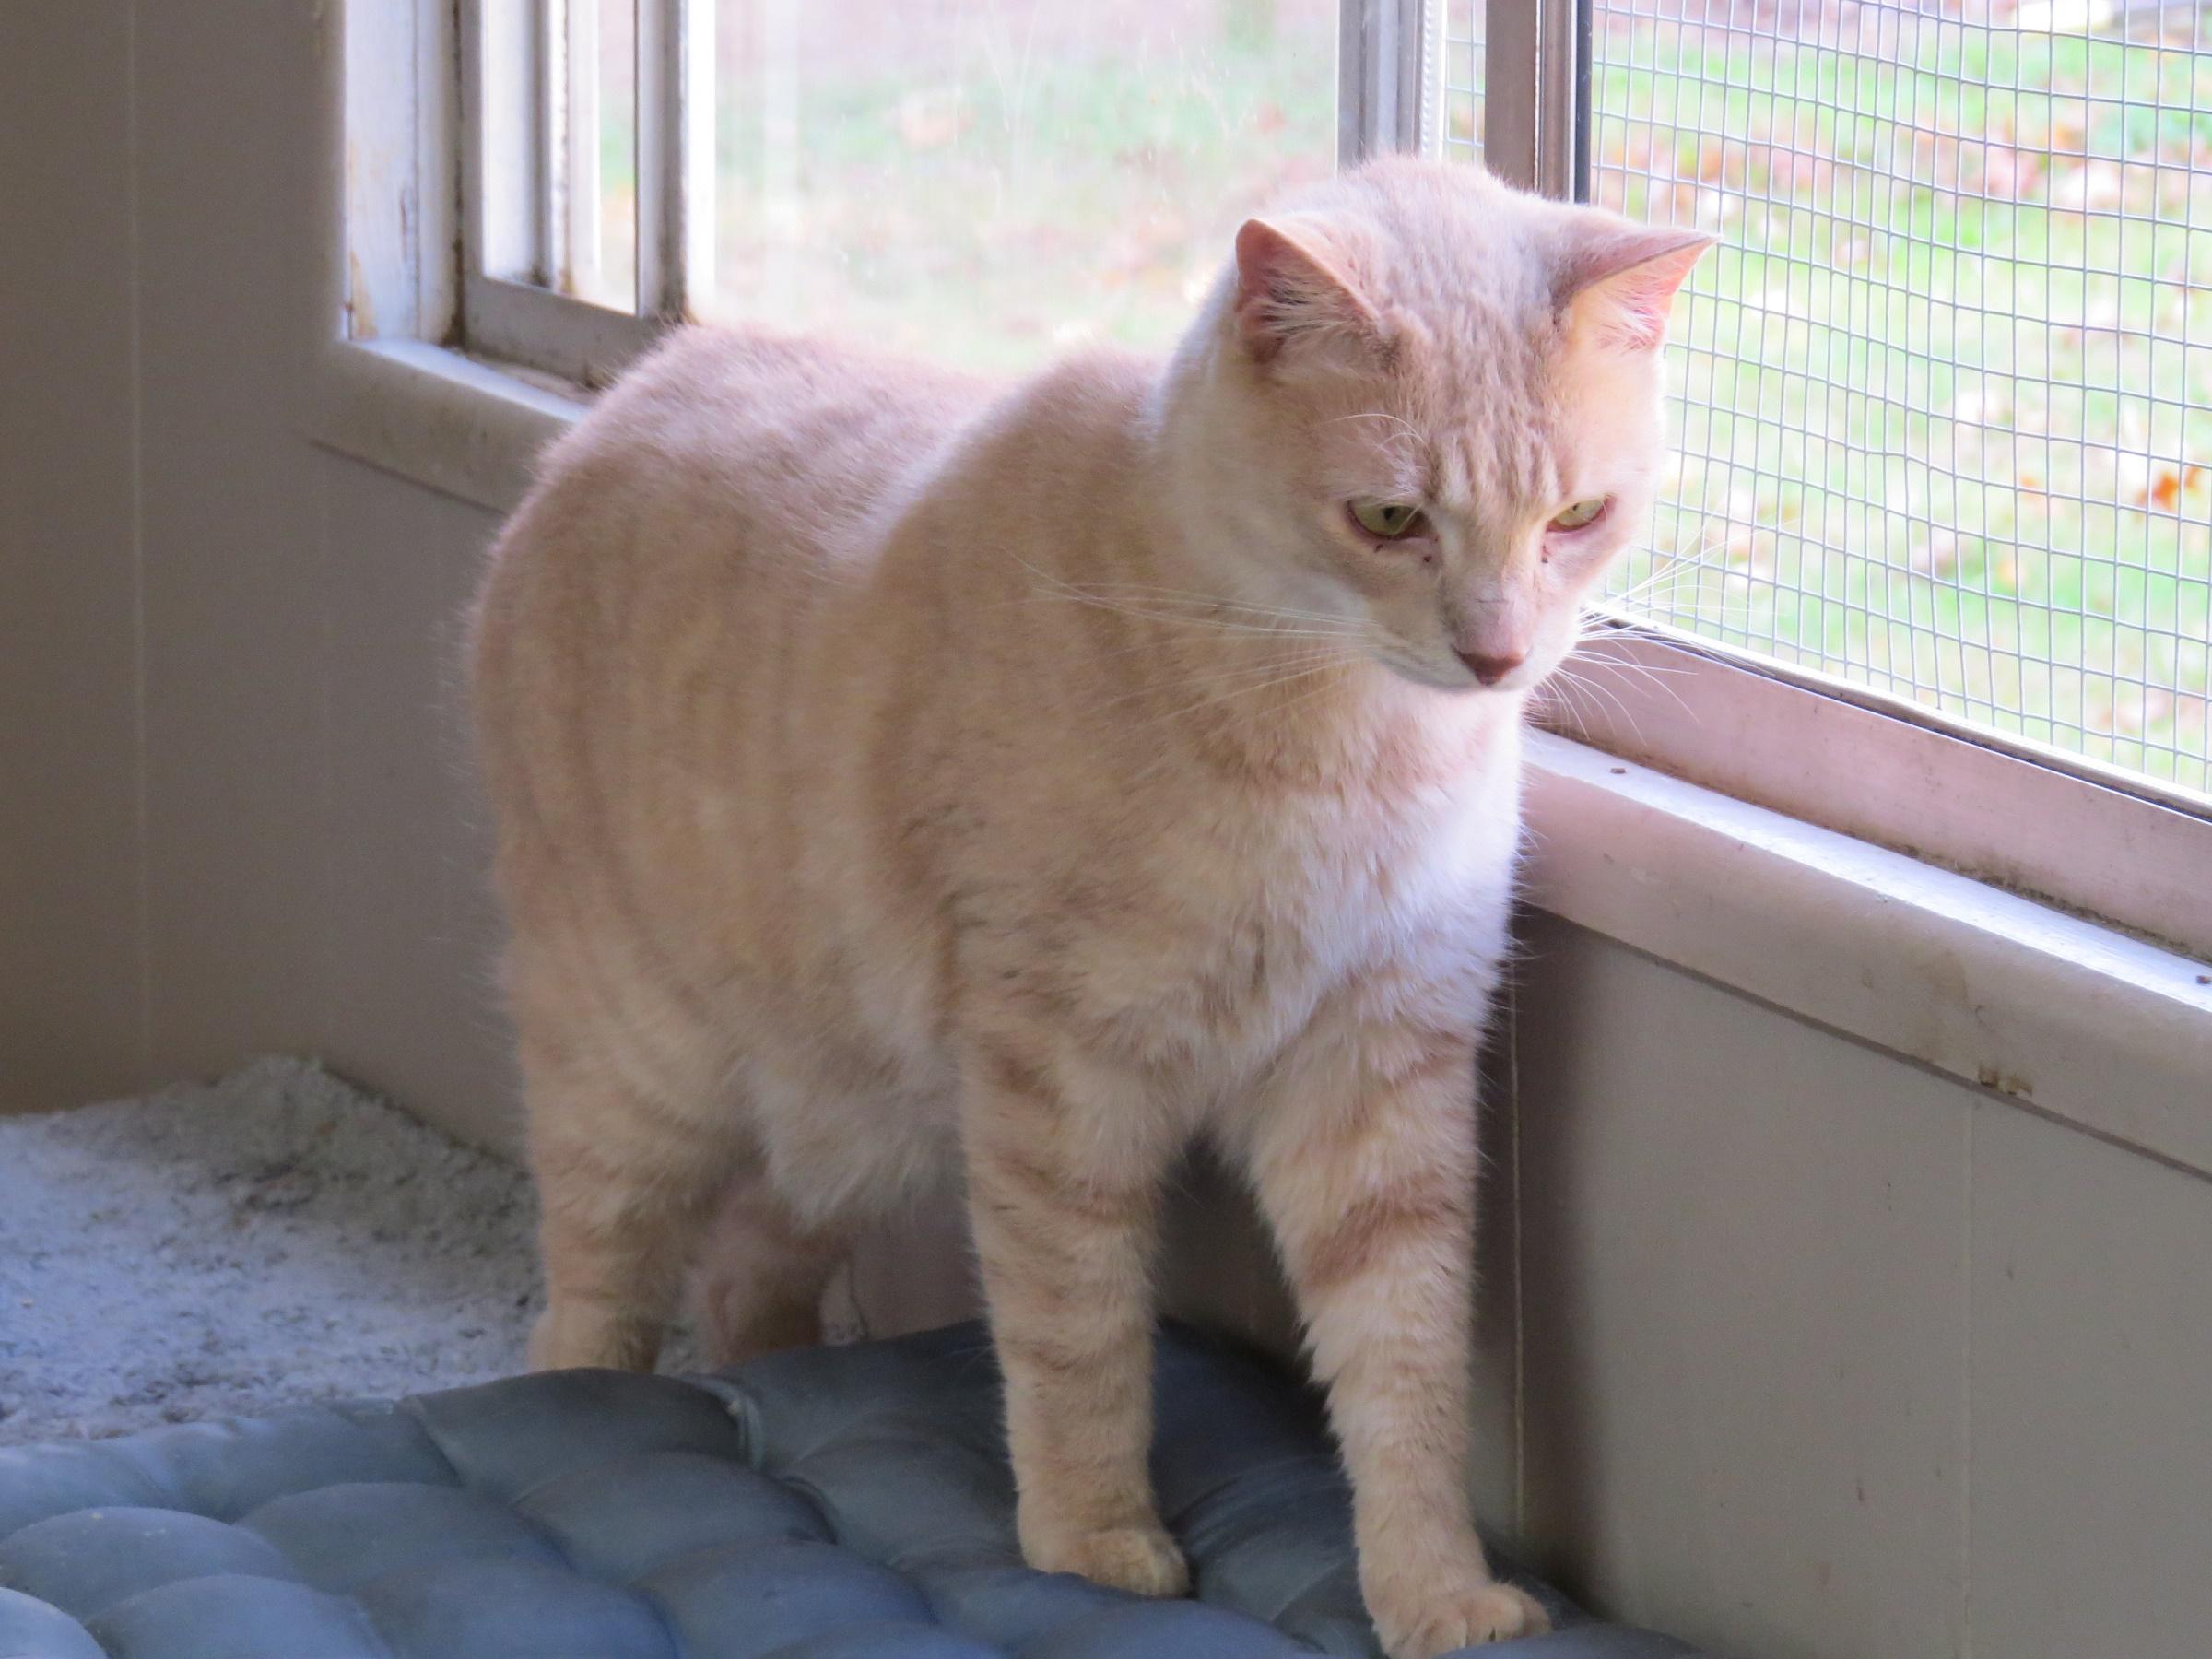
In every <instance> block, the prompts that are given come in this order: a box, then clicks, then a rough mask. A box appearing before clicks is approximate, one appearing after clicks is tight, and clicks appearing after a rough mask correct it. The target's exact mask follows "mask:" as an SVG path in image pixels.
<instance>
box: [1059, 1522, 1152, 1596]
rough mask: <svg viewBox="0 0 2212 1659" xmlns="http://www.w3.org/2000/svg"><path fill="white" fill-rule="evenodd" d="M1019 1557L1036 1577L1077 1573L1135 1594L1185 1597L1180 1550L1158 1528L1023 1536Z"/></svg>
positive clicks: (1077, 1529) (1111, 1528)
mask: <svg viewBox="0 0 2212 1659" xmlns="http://www.w3.org/2000/svg"><path fill="white" fill-rule="evenodd" d="M1021 1553H1022V1555H1023V1556H1024V1557H1025V1558H1026V1559H1028V1561H1029V1563H1030V1566H1032V1567H1034V1568H1036V1569H1037V1570H1038V1571H1040V1572H1076V1573H1080V1574H1082V1576H1083V1577H1085V1578H1087V1579H1088V1580H1090V1581H1091V1583H1094V1584H1107V1585H1111V1586H1112V1588H1114V1589H1116V1590H1128V1591H1133V1592H1135V1594H1138V1595H1188V1594H1190V1591H1191V1570H1190V1568H1189V1567H1187V1566H1185V1565H1184V1564H1183V1559H1182V1550H1180V1549H1178V1548H1176V1547H1175V1540H1174V1539H1172V1538H1171V1537H1169V1536H1168V1535H1167V1530H1166V1529H1165V1528H1164V1527H1162V1526H1160V1525H1159V1524H1157V1523H1155V1524H1151V1525H1144V1524H1136V1525H1125V1526H1099V1527H1088V1528H1083V1527H1065V1528H1052V1529H1046V1530H1045V1535H1043V1536H1041V1537H1036V1538H1029V1537H1025V1538H1024V1539H1023V1541H1022V1550H1021Z"/></svg>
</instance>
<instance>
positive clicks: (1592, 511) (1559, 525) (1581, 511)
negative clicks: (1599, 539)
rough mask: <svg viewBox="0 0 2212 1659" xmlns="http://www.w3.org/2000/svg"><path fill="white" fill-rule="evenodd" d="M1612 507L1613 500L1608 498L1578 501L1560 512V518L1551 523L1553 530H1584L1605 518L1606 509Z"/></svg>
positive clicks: (1595, 497) (1599, 497) (1593, 497)
mask: <svg viewBox="0 0 2212 1659" xmlns="http://www.w3.org/2000/svg"><path fill="white" fill-rule="evenodd" d="M1610 505H1612V500H1611V498H1610V497H1608V496H1592V497H1591V498H1590V499H1589V500H1586V501H1577V502H1575V504H1574V505H1573V506H1571V507H1567V508H1563V509H1561V510H1560V512H1559V516H1558V517H1557V518H1555V519H1553V520H1552V521H1551V528H1552V529H1554V530H1581V529H1583V528H1585V527H1587V526H1588V525H1591V524H1596V523H1597V521H1598V520H1599V519H1601V518H1603V517H1605V516H1606V508H1607V507H1608V506H1610Z"/></svg>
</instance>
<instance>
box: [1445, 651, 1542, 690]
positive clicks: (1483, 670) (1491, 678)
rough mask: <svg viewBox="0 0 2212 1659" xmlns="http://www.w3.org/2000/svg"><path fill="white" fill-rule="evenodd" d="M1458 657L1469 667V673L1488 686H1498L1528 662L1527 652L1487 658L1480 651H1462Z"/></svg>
mask: <svg viewBox="0 0 2212 1659" xmlns="http://www.w3.org/2000/svg"><path fill="white" fill-rule="evenodd" d="M1457 655H1458V657H1459V660H1460V661H1461V662H1463V663H1465V665H1467V672H1468V673H1469V674H1471V675H1473V676H1474V677H1476V678H1477V679H1478V680H1480V681H1481V682H1482V683H1483V684H1484V685H1486V686H1494V685H1496V684H1497V683H1498V682H1499V681H1500V680H1501V679H1503V678H1504V677H1506V676H1507V675H1509V674H1511V673H1512V671H1513V670H1514V669H1516V668H1518V667H1520V666H1521V665H1522V664H1524V663H1525V662H1527V661H1528V653H1527V652H1525V651H1516V652H1514V653H1512V655H1511V656H1486V655H1485V654H1484V653H1481V652H1479V651H1462V652H1459V653H1457Z"/></svg>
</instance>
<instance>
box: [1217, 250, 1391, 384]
mask: <svg viewBox="0 0 2212 1659" xmlns="http://www.w3.org/2000/svg"><path fill="white" fill-rule="evenodd" d="M1236 318H1237V337H1238V338H1239V339H1240V340H1241V341H1242V342H1243V345H1244V349H1245V350H1246V351H1248V352H1250V353H1251V354H1252V357H1253V360H1254V361H1255V362H1262V363H1265V362H1268V361H1270V360H1272V359H1274V358H1276V357H1277V355H1279V354H1280V353H1281V352H1282V351H1283V350H1284V349H1285V348H1286V347H1298V346H1311V345H1326V344H1331V343H1349V342H1355V341H1356V342H1358V343H1359V345H1360V346H1361V347H1371V346H1372V345H1373V343H1374V342H1375V341H1376V340H1377V338H1378V337H1379V336H1380V335H1381V332H1382V330H1381V324H1380V323H1379V321H1378V320H1377V318H1376V316H1375V310H1374V307H1373V306H1372V305H1371V304H1369V303H1368V301H1367V299H1366V297H1365V296H1364V295H1362V294H1361V293H1360V292H1359V285H1358V284H1357V283H1356V282H1355V281H1353V279H1352V278H1351V277H1348V276H1347V275H1346V274H1345V271H1344V268H1343V265H1342V263H1341V261H1340V259H1339V258H1338V257H1337V256H1336V255H1335V254H1334V253H1333V252H1332V251H1331V250H1330V248H1329V246H1328V243H1327V241H1326V240H1325V233H1324V232H1323V231H1322V230H1321V229H1319V228H1318V227H1316V226H1314V225H1313V224H1312V223H1311V222H1310V221H1302V220H1299V219H1284V220H1281V221H1278V222H1270V221H1269V220H1267V219H1257V218H1254V219H1246V220H1245V221H1244V223H1243V224H1242V226H1241V227H1240V228H1239V229H1238V230H1237V298H1236Z"/></svg>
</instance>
